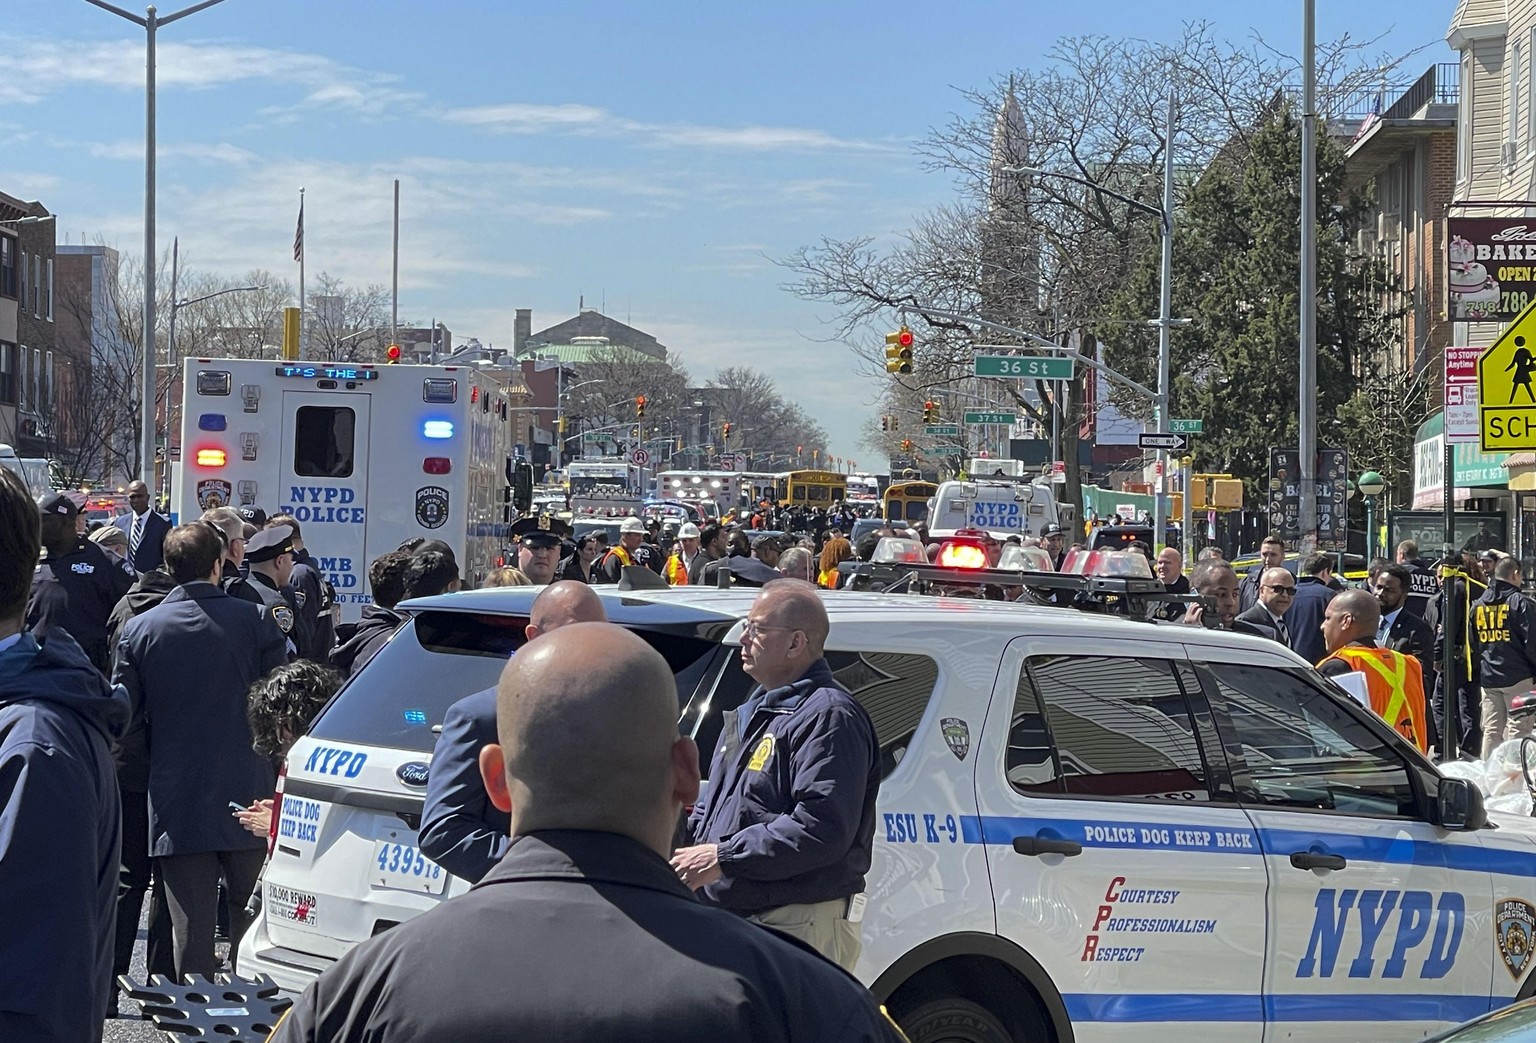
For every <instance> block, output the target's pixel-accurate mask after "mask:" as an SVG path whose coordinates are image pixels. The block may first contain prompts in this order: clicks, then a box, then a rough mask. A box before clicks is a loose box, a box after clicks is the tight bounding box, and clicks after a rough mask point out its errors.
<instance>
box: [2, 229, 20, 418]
mask: <svg viewBox="0 0 1536 1043" xmlns="http://www.w3.org/2000/svg"><path fill="white" fill-rule="evenodd" d="M4 242H7V240H4V239H0V243H4ZM15 401H16V345H14V344H12V343H11V342H10V341H6V340H0V402H15Z"/></svg>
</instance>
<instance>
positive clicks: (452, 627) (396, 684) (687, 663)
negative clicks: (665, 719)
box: [310, 612, 718, 753]
mask: <svg viewBox="0 0 1536 1043" xmlns="http://www.w3.org/2000/svg"><path fill="white" fill-rule="evenodd" d="M527 625H528V617H527V616H520V615H493V614H489V613H483V614H476V613H469V612H422V613H419V614H418V615H417V616H416V617H415V618H414V619H413V620H412V621H411V622H410V623H407V624H406V626H405V629H404V630H403V631H402V632H401V633H399V634H398V635H396V636H395V637H394V638H393V639H392V640H391V641H390V642H389V644H387V645H385V646H384V648H383V649H382V650H381V651H380V652H379V654H378V655H377V656H375V657H374V658H373V659H372V660H371V661H370V662H369V663H368V664H367V666H365V667H364V668H363V669H362V671H360V672H359V673H358V675H357V676H356V677H355V678H354V679H353V680H352V681H351V682H349V683H348V684H347V686H346V687H345V688H343V689H342V690H341V692H339V693H338V694H337V696H336V698H334V699H332V700H331V702H330V704H329V705H328V706H327V707H326V708H325V710H324V711H322V712H321V714H320V716H319V717H318V718H316V720H315V723H314V724H313V726H311V728H310V735H312V736H313V737H315V738H317V739H329V740H332V741H335V742H348V743H362V744H365V745H370V746H383V747H386V748H391V749H401V750H412V751H416V752H420V753H430V752H431V751H432V749H433V746H434V745H435V744H436V742H437V734H436V732H434V731H433V729H434V728H435V727H437V726H438V725H440V724H442V723H443V714H444V713H446V712H447V710H448V707H449V706H451V705H452V704H453V703H455V702H457V701H458V700H459V699H462V698H463V697H464V696H466V695H471V694H473V693H475V692H479V691H484V690H485V689H487V688H490V687H492V686H494V685H495V684H496V682H497V680H498V679H499V678H500V677H501V671H502V668H503V667H504V666H505V665H506V662H507V657H508V656H510V655H511V654H512V653H513V652H515V651H516V650H517V649H518V648H520V647H521V646H522V645H523V644H524V643H525V640H526V639H525V638H524V637H523V628H524V627H526V626H527ZM630 629H631V630H633V631H634V632H635V633H636V634H638V635H639V636H640V637H642V638H644V639H645V640H646V642H647V643H649V644H650V645H651V647H653V648H655V649H656V650H657V651H658V652H660V653H661V655H662V657H663V658H664V659H666V661H667V665H668V666H670V667H671V668H672V673H673V675H674V676H675V679H676V681H677V689H678V705H679V706H682V705H684V704H685V703H686V702H687V701H688V699H689V698H690V697H691V696H692V695H693V692H694V689H695V688H696V687H698V684H699V681H700V679H701V677H702V676H703V675H704V673H705V672H706V670H707V669H708V668H709V666H710V663H711V660H712V658H713V653H714V651H715V649H716V648H717V647H718V646H717V645H716V644H715V643H714V642H712V641H708V640H706V639H704V638H700V637H694V636H690V635H687V634H678V633H668V632H666V631H662V630H648V629H645V628H643V627H630Z"/></svg>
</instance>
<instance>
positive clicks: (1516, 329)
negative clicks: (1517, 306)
mask: <svg viewBox="0 0 1536 1043" xmlns="http://www.w3.org/2000/svg"><path fill="white" fill-rule="evenodd" d="M1477 394H1478V420H1479V425H1478V426H1479V428H1480V429H1481V430H1480V434H1481V436H1482V437H1481V441H1480V443H1479V445H1480V447H1481V448H1482V451H1483V452H1485V453H1510V452H1517V451H1526V450H1536V301H1532V303H1530V304H1529V305H1527V306H1526V308H1525V310H1524V311H1522V312H1521V313H1520V314H1519V315H1518V316H1517V317H1516V318H1515V321H1514V322H1512V323H1510V324H1509V328H1508V329H1507V330H1505V331H1504V334H1503V336H1501V337H1499V339H1498V340H1496V341H1494V342H1493V346H1492V347H1491V348H1489V349H1488V350H1487V351H1485V352H1483V353H1482V354H1481V355H1479V356H1478V359H1477Z"/></svg>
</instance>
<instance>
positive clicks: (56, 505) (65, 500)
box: [37, 491, 80, 518]
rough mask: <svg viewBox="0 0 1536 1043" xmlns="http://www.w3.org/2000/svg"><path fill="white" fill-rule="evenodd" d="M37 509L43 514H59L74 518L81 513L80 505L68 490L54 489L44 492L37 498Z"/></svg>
mask: <svg viewBox="0 0 1536 1043" xmlns="http://www.w3.org/2000/svg"><path fill="white" fill-rule="evenodd" d="M37 509H38V512H39V513H41V514H59V515H63V516H64V517H66V518H73V517H74V516H75V515H77V514H79V513H80V508H79V506H78V505H77V504H76V503H75V501H74V500H73V499H72V498H71V497H70V495H69V494H68V493H66V492H61V491H54V492H51V493H44V494H43V495H42V496H39V497H38V498H37Z"/></svg>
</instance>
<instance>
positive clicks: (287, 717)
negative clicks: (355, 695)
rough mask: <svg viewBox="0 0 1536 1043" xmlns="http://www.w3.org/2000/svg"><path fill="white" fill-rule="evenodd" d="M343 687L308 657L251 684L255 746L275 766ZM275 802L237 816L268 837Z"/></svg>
mask: <svg viewBox="0 0 1536 1043" xmlns="http://www.w3.org/2000/svg"><path fill="white" fill-rule="evenodd" d="M340 687H341V675H340V674H338V673H337V672H336V671H334V670H329V669H327V668H325V667H323V666H321V665H320V664H318V663H312V662H310V661H309V660H308V659H296V660H294V661H293V662H291V663H288V664H285V665H283V666H280V667H278V668H277V669H276V670H273V671H272V672H271V673H269V674H267V675H266V676H265V677H263V678H262V679H261V680H259V681H257V682H256V683H255V684H253V685H251V691H250V694H249V695H248V696H247V697H246V704H245V714H246V720H247V721H249V722H250V725H251V745H252V746H254V747H255V748H256V752H257V753H261V754H265V755H266V756H268V757H271V758H272V760H273V762H274V763H277V762H280V761H281V760H282V759H283V757H284V756H286V755H287V753H288V750H289V748H290V747H291V746H292V745H293V744H294V743H295V742H297V741H298V739H299V736H301V735H303V734H304V733H305V732H307V731H308V730H309V722H310V721H312V720H314V719H315V715H316V714H317V713H319V712H320V710H321V708H322V707H324V706H325V704H326V703H327V702H329V701H330V698H331V696H333V695H335V694H336V689H338V688H340ZM272 804H273V802H272V801H271V800H256V801H253V802H252V803H251V806H250V807H248V808H241V809H240V810H239V811H236V812H234V813H233V814H234V816H235V818H237V819H239V821H240V824H241V825H242V826H244V827H245V828H246V830H247V831H248V832H250V833H254V834H255V835H256V836H258V837H264V836H266V835H267V834H268V832H269V831H270V830H271V828H272Z"/></svg>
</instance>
